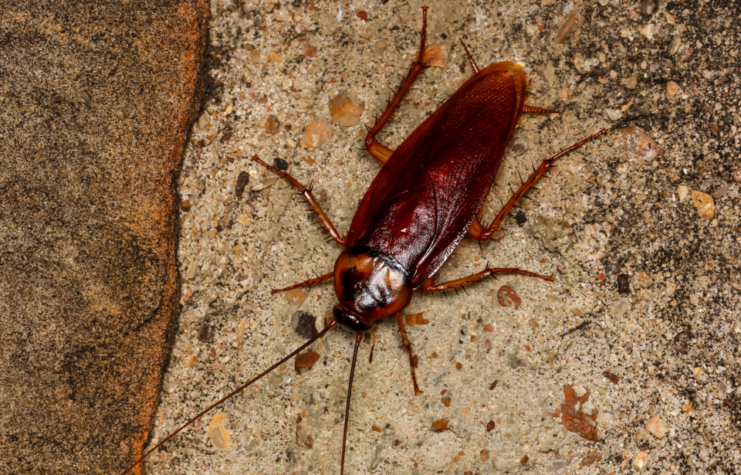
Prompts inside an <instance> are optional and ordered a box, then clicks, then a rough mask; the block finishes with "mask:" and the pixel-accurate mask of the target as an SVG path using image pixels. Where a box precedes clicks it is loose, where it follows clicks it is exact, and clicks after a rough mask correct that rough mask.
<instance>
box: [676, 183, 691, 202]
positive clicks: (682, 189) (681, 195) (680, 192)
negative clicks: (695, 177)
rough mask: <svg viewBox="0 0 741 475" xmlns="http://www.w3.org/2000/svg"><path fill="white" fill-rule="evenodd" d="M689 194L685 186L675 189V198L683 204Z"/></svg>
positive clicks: (688, 189)
mask: <svg viewBox="0 0 741 475" xmlns="http://www.w3.org/2000/svg"><path fill="white" fill-rule="evenodd" d="M689 194H690V188H689V187H688V186H685V185H681V186H679V187H677V196H679V201H680V202H683V201H684V200H685V199H687V196H689Z"/></svg>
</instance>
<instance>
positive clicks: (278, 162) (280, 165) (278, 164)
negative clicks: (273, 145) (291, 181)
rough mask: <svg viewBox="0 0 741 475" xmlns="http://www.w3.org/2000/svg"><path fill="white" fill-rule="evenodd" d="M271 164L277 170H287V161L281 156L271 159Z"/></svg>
mask: <svg viewBox="0 0 741 475" xmlns="http://www.w3.org/2000/svg"><path fill="white" fill-rule="evenodd" d="M273 166H274V167H275V168H277V169H278V170H288V162H286V161H285V160H283V159H282V158H276V159H274V160H273Z"/></svg>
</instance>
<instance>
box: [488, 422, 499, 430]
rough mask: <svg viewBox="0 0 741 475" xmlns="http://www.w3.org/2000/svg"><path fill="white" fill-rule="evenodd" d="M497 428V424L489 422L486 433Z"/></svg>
mask: <svg viewBox="0 0 741 475" xmlns="http://www.w3.org/2000/svg"><path fill="white" fill-rule="evenodd" d="M496 426H497V425H496V424H495V423H494V421H489V422H488V423H487V424H486V432H491V431H493V430H494V428H495V427H496Z"/></svg>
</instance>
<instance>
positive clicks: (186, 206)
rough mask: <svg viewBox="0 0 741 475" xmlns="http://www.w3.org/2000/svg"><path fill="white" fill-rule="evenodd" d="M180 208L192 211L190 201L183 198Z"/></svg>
mask: <svg viewBox="0 0 741 475" xmlns="http://www.w3.org/2000/svg"><path fill="white" fill-rule="evenodd" d="M180 209H182V210H183V211H185V212H188V211H190V201H188V200H183V201H181V202H180Z"/></svg>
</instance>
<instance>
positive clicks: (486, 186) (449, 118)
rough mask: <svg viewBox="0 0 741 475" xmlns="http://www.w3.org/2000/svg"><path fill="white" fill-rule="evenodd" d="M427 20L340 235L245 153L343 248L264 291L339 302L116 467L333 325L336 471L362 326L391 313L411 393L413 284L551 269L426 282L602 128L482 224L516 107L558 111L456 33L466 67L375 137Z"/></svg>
mask: <svg viewBox="0 0 741 475" xmlns="http://www.w3.org/2000/svg"><path fill="white" fill-rule="evenodd" d="M426 27H427V7H423V26H422V34H421V45H420V49H419V55H418V58H417V61H416V62H415V63H414V64H413V65H412V67H411V69H410V71H409V73H408V74H407V76H406V77H405V78H404V79H403V81H402V83H401V86H400V87H399V89H398V91H396V93H395V94H394V95H393V97H392V99H391V100H390V101H389V105H388V107H387V109H386V110H385V112H384V113H383V114H382V115H381V117H379V118H378V120H377V121H376V123H375V124H374V125H373V127H372V128H370V129H369V131H368V134H367V137H366V139H365V147H366V149H367V151H368V152H369V153H370V154H371V155H372V156H373V157H375V158H376V159H377V160H378V161H379V162H381V163H382V164H383V166H382V168H381V170H380V172H379V173H378V175H377V176H376V178H375V179H374V180H373V182H372V184H371V185H370V188H369V189H368V191H367V192H366V194H365V196H364V198H363V199H362V201H361V202H360V205H359V206H358V209H357V211H356V212H355V215H354V217H353V220H352V223H351V225H350V230H349V231H348V233H347V236H345V237H342V236H341V235H340V233H339V232H338V231H337V229H336V228H335V226H334V225H333V224H332V222H331V220H330V219H329V217H328V216H327V215H326V214H325V213H324V211H323V210H322V209H321V207H320V206H319V203H318V202H317V200H316V199H314V196H313V195H312V193H311V190H310V189H308V188H306V187H305V186H303V185H302V184H301V183H299V182H298V181H297V180H296V179H294V178H293V177H292V176H291V175H289V174H288V173H286V172H285V171H283V170H279V169H277V168H275V167H272V166H270V165H268V164H267V163H265V162H263V161H262V160H260V158H258V157H257V156H255V157H253V160H254V161H255V162H257V163H259V164H260V165H262V166H264V167H265V168H267V169H268V170H270V171H272V172H274V173H276V174H278V175H280V176H281V177H283V178H284V179H286V180H287V181H288V182H290V183H291V184H292V185H293V186H295V187H296V188H298V190H299V191H300V193H301V194H302V195H303V196H304V198H305V199H306V201H307V202H308V203H309V205H310V206H311V208H312V209H313V210H314V212H316V214H317V215H318V217H319V220H320V221H321V223H322V225H323V226H324V228H326V230H327V231H328V232H329V234H330V236H331V237H332V238H333V239H334V240H335V241H336V242H337V243H339V244H340V245H341V246H342V247H343V248H344V250H343V251H342V252H341V253H340V255H339V256H338V257H337V260H336V262H335V266H334V270H333V271H332V272H329V273H327V274H324V275H322V276H319V277H317V278H314V279H310V280H308V281H306V282H301V283H298V284H295V285H293V286H290V287H287V288H284V289H275V290H273V291H272V293H278V292H283V291H287V290H290V289H295V288H298V287H305V286H311V285H315V284H319V283H321V282H324V281H328V280H334V288H335V292H336V294H337V299H338V300H339V303H338V304H337V305H336V306H335V307H334V309H333V310H332V312H331V316H332V317H333V319H331V320H329V322H328V323H327V324H326V326H325V328H324V329H323V330H322V331H320V332H319V333H318V334H317V335H316V336H314V337H313V338H311V339H310V340H309V341H307V342H306V343H305V344H303V345H301V346H300V347H299V348H298V349H296V350H294V351H293V352H291V353H290V354H288V355H287V356H285V357H284V358H282V359H281V360H280V361H278V362H277V363H275V364H274V365H272V366H271V367H269V368H268V369H266V370H265V371H263V372H262V373H261V374H260V375H258V376H257V377H255V378H253V379H251V380H250V381H248V382H246V383H244V384H243V385H241V386H240V387H238V388H236V389H235V390H234V391H232V392H231V393H230V394H228V395H226V396H225V397H223V398H222V399H220V400H219V401H217V402H215V403H214V404H212V405H211V406H209V407H207V408H206V409H204V410H203V411H202V412H201V413H199V414H198V415H196V416H195V417H194V418H192V419H191V420H189V421H188V422H187V423H186V424H184V425H183V426H181V427H180V428H179V429H177V430H176V431H175V432H173V433H172V434H170V435H168V436H167V437H165V438H164V439H163V440H162V441H161V442H159V443H157V444H156V445H155V446H154V447H152V448H151V449H149V450H148V451H147V452H146V453H145V454H144V455H143V456H142V457H141V458H140V459H139V460H137V461H136V462H135V463H134V464H133V465H132V466H131V467H129V468H128V469H126V470H125V471H124V472H123V473H124V474H125V473H128V472H129V471H131V470H132V469H133V468H134V467H136V466H137V465H138V464H139V463H141V461H142V460H143V459H144V458H145V457H146V456H147V455H149V454H150V453H152V452H153V451H154V450H156V449H158V448H159V447H160V446H162V445H163V444H164V443H166V442H167V441H169V440H170V439H172V438H173V437H174V436H175V435H177V434H178V433H179V432H181V431H182V430H183V429H185V428H186V427H188V426H189V425H191V424H192V423H193V422H195V421H196V420H197V419H199V418H200V417H201V416H203V415H204V414H206V413H207V412H209V411H211V410H212V409H214V408H215V407H216V406H218V405H220V404H221V403H223V402H224V401H226V400H228V399H230V398H231V397H233V396H235V395H236V394H238V393H240V392H242V391H243V390H244V389H246V388H248V387H249V386H251V385H252V384H254V383H255V382H257V381H258V380H260V379H261V378H262V377H264V376H265V375H267V374H268V373H270V372H271V371H273V370H274V369H276V368H277V367H279V366H280V365H282V364H284V363H285V362H286V361H288V360H289V359H291V358H293V357H294V356H296V355H297V354H298V353H299V352H300V351H302V350H304V349H305V348H306V347H308V346H309V345H311V344H312V343H314V342H315V341H317V340H319V339H320V338H322V337H323V336H324V335H326V334H327V333H328V332H329V331H330V330H331V329H333V328H334V327H336V326H338V325H339V326H341V327H343V328H345V329H347V330H349V331H350V332H352V333H354V334H355V348H354V351H353V356H352V363H351V370H350V377H349V381H348V390H347V401H346V406H345V417H344V430H343V436H342V458H341V461H340V474H344V470H345V456H346V450H345V449H346V443H347V428H348V421H349V414H350V401H351V396H352V386H353V375H354V372H355V366H356V361H357V356H358V348H359V345H360V342H361V339H362V337H363V335H364V334H365V333H367V332H369V331H371V330H372V329H373V328H374V326H375V325H377V324H378V322H380V321H382V320H385V319H387V318H390V317H394V318H395V319H396V323H397V325H398V327H399V332H400V334H401V338H402V343H403V346H404V347H405V349H406V352H407V353H408V355H409V361H410V366H411V373H412V381H413V385H414V392H415V394H416V395H419V394H420V393H421V392H422V391H421V390H420V388H419V385H418V384H417V378H416V375H415V367H416V366H417V364H416V361H417V360H416V357H415V356H414V354H413V352H412V345H411V342H410V341H409V338H408V337H407V333H406V329H405V326H404V322H403V319H402V316H401V311H402V310H403V309H404V308H405V307H406V306H407V305H408V304H409V302H410V300H411V298H412V293H413V291H414V290H415V289H417V288H422V289H423V290H424V291H427V292H440V291H445V290H447V289H456V288H458V287H463V286H465V285H468V284H471V283H474V282H477V281H479V280H482V279H484V278H486V277H490V276H494V275H496V274H520V275H524V276H530V277H536V278H540V279H544V280H548V281H552V280H553V276H552V275H550V276H545V275H540V274H536V273H534V272H529V271H526V270H522V269H519V268H498V267H489V265H488V264H487V266H486V268H485V269H484V270H483V271H481V272H478V273H476V274H473V275H469V276H466V277H461V278H458V279H455V280H452V281H449V282H444V283H435V281H434V277H435V274H436V273H437V272H438V270H439V269H440V267H441V266H442V265H443V264H444V263H445V261H446V260H447V259H448V257H449V256H450V255H451V253H452V252H453V251H454V250H455V248H456V247H457V246H458V244H459V243H460V242H461V240H462V239H463V237H464V236H465V235H466V234H468V235H470V236H471V237H472V238H474V239H476V240H478V241H485V240H487V239H489V238H490V237H491V236H492V235H493V234H494V233H495V232H496V231H499V230H500V229H502V228H501V224H502V222H503V221H504V219H505V218H506V217H507V215H508V214H509V212H510V211H511V210H512V208H513V207H514V206H515V205H516V204H517V202H518V201H519V200H520V199H521V198H523V196H524V195H525V194H526V193H527V192H528V190H530V189H531V188H533V186H534V185H535V183H536V182H537V181H538V180H540V178H542V177H543V175H544V174H545V173H546V172H547V171H548V170H549V169H550V168H551V167H552V165H553V163H554V162H555V161H556V160H558V159H559V158H561V157H563V156H564V155H566V154H567V153H569V152H571V151H573V150H575V149H577V148H579V147H581V146H583V145H584V144H586V143H587V142H589V141H591V140H594V139H595V138H597V137H599V136H601V135H604V134H605V133H606V132H607V131H606V130H604V129H603V130H601V131H600V132H598V133H596V134H594V135H592V136H590V137H587V138H586V139H584V140H582V141H581V142H579V143H577V144H575V145H573V146H571V147H569V148H567V149H565V150H563V151H561V152H559V153H557V154H556V155H554V156H553V157H551V158H548V159H546V160H544V161H543V162H542V163H541V165H540V166H539V167H538V168H537V169H536V170H534V172H533V174H532V175H531V176H530V177H529V178H528V179H527V180H525V181H524V182H523V183H522V185H521V186H520V187H519V189H518V190H516V191H515V192H514V194H513V196H512V197H511V198H510V199H509V201H508V202H507V203H506V204H504V206H503V207H502V209H501V210H500V211H499V213H498V214H497V216H496V217H495V218H494V220H493V222H492V223H491V224H490V225H489V226H487V227H485V226H483V225H482V224H481V223H480V222H479V220H478V216H479V214H480V212H481V210H482V207H483V205H484V201H485V199H486V197H487V195H488V194H489V191H490V189H491V187H492V185H493V183H494V180H495V178H496V176H497V172H498V170H499V166H500V164H501V162H502V157H503V155H504V151H505V148H506V146H507V143H508V141H509V139H510V137H511V136H512V133H513V131H514V129H515V127H516V126H517V123H518V121H519V119H520V116H521V115H522V114H525V113H536V114H537V113H558V112H557V111H552V110H548V109H541V108H538V107H532V106H529V105H526V104H525V97H526V93H527V86H528V82H527V80H526V77H525V72H524V70H523V69H522V67H521V66H520V65H518V64H515V63H512V62H500V63H496V64H492V65H490V66H487V67H486V68H483V69H479V67H478V66H477V65H476V62H475V61H474V59H473V57H472V56H471V54H470V52H469V51H468V48H467V47H466V45H465V44H464V43H463V42H462V41H461V43H463V47H464V49H465V52H466V55H467V57H468V60H469V62H470V64H471V67H472V69H473V75H472V76H471V77H470V78H469V79H468V80H467V81H466V82H465V83H464V84H463V85H462V86H461V87H460V88H459V89H458V90H457V91H456V92H455V94H453V96H452V97H450V99H448V100H447V101H446V102H445V103H443V104H442V105H441V106H440V107H439V108H438V109H437V110H436V111H435V112H434V113H433V114H432V115H430V116H429V117H428V118H427V119H426V120H425V121H424V122H423V123H422V124H421V125H420V126H419V127H417V129H416V130H414V132H413V133H412V134H411V135H410V136H409V137H407V139H406V140H405V141H404V142H403V143H402V144H401V145H400V146H399V147H398V148H397V149H396V150H394V151H392V150H390V149H388V148H386V147H385V146H383V145H381V144H380V143H379V142H378V141H377V140H376V136H377V134H378V133H379V132H380V130H381V129H382V128H383V127H384V125H385V124H386V123H387V122H388V121H389V119H390V118H391V116H392V114H393V113H394V111H395V110H396V108H397V107H398V106H399V104H400V103H401V101H402V98H403V97H404V95H405V94H406V93H407V91H408V90H409V88H410V87H411V86H412V84H413V83H414V81H415V80H416V79H417V77H418V76H419V74H420V73H421V72H422V71H423V70H424V69H425V68H426V67H427V64H426V63H425V62H424V61H423V52H424V49H425V36H426ZM328 317H329V315H328Z"/></svg>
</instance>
